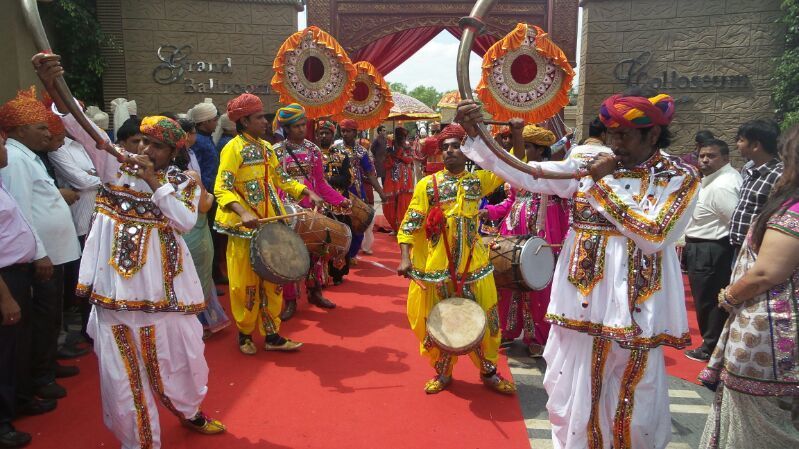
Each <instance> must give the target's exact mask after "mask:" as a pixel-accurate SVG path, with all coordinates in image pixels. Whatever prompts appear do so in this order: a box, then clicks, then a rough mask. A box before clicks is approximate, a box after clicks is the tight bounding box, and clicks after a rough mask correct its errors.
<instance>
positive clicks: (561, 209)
mask: <svg viewBox="0 0 799 449" xmlns="http://www.w3.org/2000/svg"><path fill="white" fill-rule="evenodd" d="M542 197H546V200H547V206H546V207H547V210H546V216H545V218H546V222H545V223H544V225H543V226H538V225H537V223H538V219H539V216H538V210H539V209H538V208H539V205H540V204H541V201H542ZM486 210H487V211H488V218H489V219H490V220H499V219H502V223H501V224H500V228H499V234H500V235H503V236H510V235H538V236H539V237H542V238H544V239H545V240H546V241H547V242H549V243H553V244H560V243H563V239H564V238H565V236H566V232H567V231H568V230H569V215H568V206H567V204H566V201H565V200H563V199H561V198H558V197H556V196H550V195H541V194H539V193H531V192H528V191H526V190H519V189H510V191H509V192H508V197H507V198H506V199H505V200H504V201H502V202H501V203H499V204H497V205H493V206H491V205H489V206H486ZM554 250H555V254H556V256H557V253H558V252H559V250H558V248H555V249H554ZM550 287H551V285H550V286H547V287H546V288H545V289H543V290H538V291H532V292H522V291H518V290H513V289H508V288H499V289H498V291H499V301H498V308H499V319H500V322H501V325H502V338H503V339H515V338H517V337H518V336H519V335H520V334H521V333H522V330H524V331H525V332H524V343H525V344H527V345H529V344H530V343H533V342H535V343H538V344H540V345H544V344H546V342H547V335H548V334H549V323H547V322H546V320H545V319H544V318H545V316H546V312H547V306H549V296H550Z"/></svg>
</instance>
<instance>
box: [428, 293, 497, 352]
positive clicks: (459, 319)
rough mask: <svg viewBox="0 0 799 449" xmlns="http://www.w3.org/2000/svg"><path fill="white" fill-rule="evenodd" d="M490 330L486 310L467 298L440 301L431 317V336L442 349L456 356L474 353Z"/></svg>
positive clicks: (429, 327) (429, 325)
mask: <svg viewBox="0 0 799 449" xmlns="http://www.w3.org/2000/svg"><path fill="white" fill-rule="evenodd" d="M485 329H486V314H485V311H483V309H482V308H481V307H480V305H479V304H477V303H476V302H474V301H472V300H470V299H466V298H448V299H445V300H443V301H440V302H439V303H438V304H436V305H435V306H434V307H433V309H432V310H431V311H430V315H429V316H428V317H427V333H428V334H429V335H430V338H431V339H432V340H433V342H434V343H436V344H437V345H438V346H439V347H440V348H441V349H443V350H444V351H447V352H452V353H455V354H465V353H467V352H470V351H471V350H472V349H474V347H475V346H476V345H478V344H479V343H480V340H482V338H483V334H485Z"/></svg>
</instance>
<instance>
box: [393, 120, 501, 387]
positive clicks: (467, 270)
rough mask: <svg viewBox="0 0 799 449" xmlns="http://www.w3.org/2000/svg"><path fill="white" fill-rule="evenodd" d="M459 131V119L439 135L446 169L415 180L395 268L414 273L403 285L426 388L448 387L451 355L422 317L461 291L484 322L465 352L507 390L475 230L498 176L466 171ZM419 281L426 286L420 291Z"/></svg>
mask: <svg viewBox="0 0 799 449" xmlns="http://www.w3.org/2000/svg"><path fill="white" fill-rule="evenodd" d="M465 135H466V133H465V131H464V130H463V128H461V127H460V125H457V124H451V125H449V126H447V127H446V128H445V129H444V130H443V131H442V132H441V134H440V135H439V136H438V139H439V141H440V142H441V145H443V151H444V164H445V169H444V170H441V171H439V172H438V173H435V174H433V175H430V176H426V177H424V178H423V179H422V180H421V181H419V182H418V183H417V184H416V187H415V189H414V191H413V199H412V200H411V203H410V205H409V206H408V211H407V213H406V214H405V219H404V220H403V221H402V224H401V225H400V230H399V233H398V235H397V240H398V241H399V243H400V249H401V252H402V260H401V262H400V265H399V267H398V268H397V273H398V274H400V275H402V276H405V277H408V278H412V279H414V282H411V283H410V286H409V287H408V320H409V321H410V324H411V329H413V332H414V334H416V337H417V338H418V339H419V342H420V343H421V345H420V351H421V353H422V355H423V356H425V357H428V358H429V359H430V364H431V365H432V366H433V368H434V369H435V371H436V376H435V377H433V378H432V379H430V380H429V381H428V382H427V383H426V384H425V387H424V390H425V392H426V393H428V394H435V393H439V392H441V391H443V390H444V389H445V388H447V387H448V386H449V384H450V383H451V382H452V370H453V368H454V366H455V362H456V361H457V357H456V356H455V355H453V354H451V353H449V352H447V351H444V350H442V349H441V348H439V347H438V346H436V345H435V344H434V343H433V342H432V340H431V339H430V337H429V336H428V335H427V325H426V323H427V317H428V315H429V314H430V310H431V309H432V307H433V306H434V305H435V304H436V303H437V302H438V301H440V300H442V299H446V298H448V297H450V296H461V297H466V298H469V299H473V300H474V301H476V302H477V303H478V304H479V305H480V307H481V308H482V309H483V310H484V311H485V313H486V320H487V322H488V328H487V329H486V332H485V335H484V336H483V339H482V341H481V342H480V345H479V346H478V347H477V349H475V350H474V351H472V352H471V353H469V358H470V359H472V362H473V363H474V364H475V365H476V366H477V367H478V369H480V375H481V379H482V380H483V383H484V384H485V385H486V386H488V387H490V388H492V389H494V390H496V391H498V392H500V393H504V394H513V393H514V392H515V391H516V386H515V385H514V384H513V382H511V381H509V380H506V379H503V378H502V376H500V375H499V373H498V372H497V365H496V362H497V359H498V357H499V355H498V349H499V342H500V329H499V315H498V313H497V289H496V286H495V285H494V274H493V266H492V265H491V263H490V262H489V254H488V248H486V246H485V245H484V244H483V242H482V240H481V239H480V236H479V234H478V233H477V227H478V224H479V223H478V207H479V206H480V199H481V198H482V197H483V196H485V195H487V194H488V193H490V192H492V191H493V190H494V189H496V188H497V186H499V185H500V184H501V183H502V180H501V179H499V178H498V177H497V176H495V175H494V174H493V173H491V172H487V171H484V170H478V171H476V172H474V173H469V172H467V171H466V156H464V154H463V153H462V152H461V150H460V146H461V141H462V140H463V137H464V136H465ZM450 249H451V251H450ZM420 283H422V284H424V285H426V287H425V288H424V289H423V288H422V286H421V285H420Z"/></svg>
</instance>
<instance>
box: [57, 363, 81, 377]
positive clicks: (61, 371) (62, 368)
mask: <svg viewBox="0 0 799 449" xmlns="http://www.w3.org/2000/svg"><path fill="white" fill-rule="evenodd" d="M79 373H80V368H78V367H77V366H74V365H61V364H60V363H59V364H56V367H55V378H56V379H63V378H65V377H72V376H77V375H78V374H79Z"/></svg>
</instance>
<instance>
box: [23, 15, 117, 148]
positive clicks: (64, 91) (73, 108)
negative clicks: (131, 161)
mask: <svg viewBox="0 0 799 449" xmlns="http://www.w3.org/2000/svg"><path fill="white" fill-rule="evenodd" d="M20 5H21V6H22V15H23V16H24V17H25V23H26V24H27V25H28V30H30V32H31V34H32V35H33V42H34V44H35V45H36V49H37V50H39V51H40V52H42V53H52V52H53V51H52V49H51V48H50V42H49V41H48V40H47V34H46V33H45V32H44V25H42V19H41V17H40V16H39V7H38V6H37V5H36V0H20ZM50 95H57V96H58V98H59V99H61V100H62V101H63V102H64V104H65V105H66V107H67V110H68V111H69V113H70V114H72V116H73V117H75V120H77V121H78V124H79V125H80V126H81V128H83V129H84V130H85V131H86V132H87V133H88V134H89V136H90V137H91V138H92V140H94V141H95V142H96V143H97V148H102V149H104V150H106V151H108V152H109V153H111V154H112V155H113V156H114V157H116V158H117V159H118V160H119V161H120V162H122V161H124V160H125V159H126V158H125V156H123V155H122V153H120V152H119V151H118V150H117V149H116V148H115V147H114V146H113V145H109V144H107V143H106V140H105V139H104V138H103V137H102V136H101V135H100V134H99V133H98V132H97V130H96V129H95V128H94V127H93V126H92V125H91V124H90V123H89V119H88V118H87V117H86V115H84V114H83V111H82V110H81V109H80V105H79V104H78V102H77V101H75V97H73V96H72V91H70V90H69V86H67V82H66V81H65V80H64V77H63V76H59V77H58V78H57V79H56V81H55V92H50Z"/></svg>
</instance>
